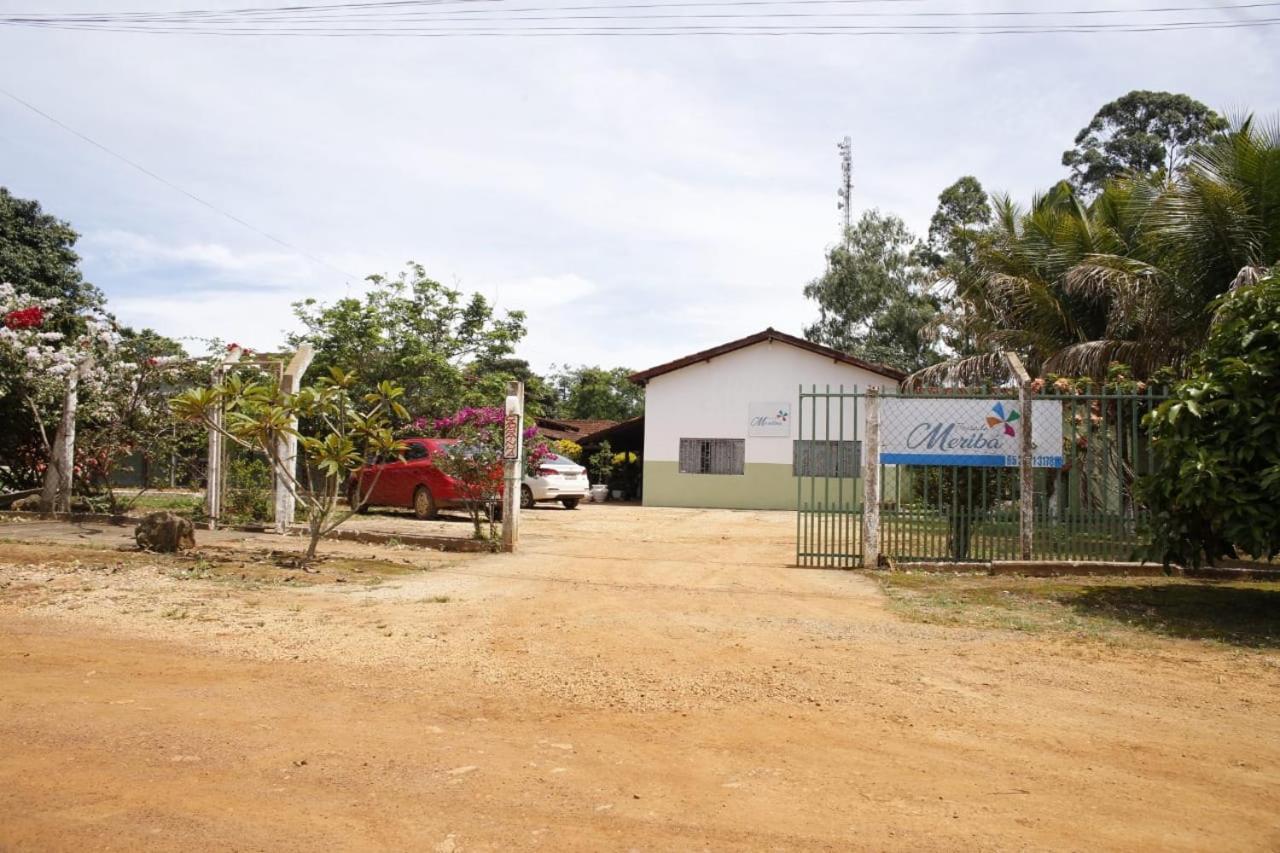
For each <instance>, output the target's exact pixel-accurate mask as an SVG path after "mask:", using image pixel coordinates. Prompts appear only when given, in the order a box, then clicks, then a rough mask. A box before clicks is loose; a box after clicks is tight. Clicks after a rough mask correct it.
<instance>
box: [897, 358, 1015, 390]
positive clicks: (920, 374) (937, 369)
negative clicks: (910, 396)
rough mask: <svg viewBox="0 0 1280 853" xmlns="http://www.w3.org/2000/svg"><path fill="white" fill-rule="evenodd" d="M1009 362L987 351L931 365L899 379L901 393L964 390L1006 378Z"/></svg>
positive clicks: (1007, 376)
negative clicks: (944, 388)
mask: <svg viewBox="0 0 1280 853" xmlns="http://www.w3.org/2000/svg"><path fill="white" fill-rule="evenodd" d="M1009 378H1010V377H1009V363H1008V362H1007V361H1006V360H1005V357H1004V353H1000V352H987V353H981V354H979V355H970V356H965V357H963V358H954V359H951V360H950V361H944V362H941V363H940V364H934V365H931V366H929V367H926V368H924V369H923V370H917V371H916V372H915V373H913V374H911V375H910V376H908V377H907V378H906V379H904V380H902V388H903V389H904V390H919V389H920V388H930V387H964V386H967V385H981V384H984V383H992V382H1005V381H1008V379H1009Z"/></svg>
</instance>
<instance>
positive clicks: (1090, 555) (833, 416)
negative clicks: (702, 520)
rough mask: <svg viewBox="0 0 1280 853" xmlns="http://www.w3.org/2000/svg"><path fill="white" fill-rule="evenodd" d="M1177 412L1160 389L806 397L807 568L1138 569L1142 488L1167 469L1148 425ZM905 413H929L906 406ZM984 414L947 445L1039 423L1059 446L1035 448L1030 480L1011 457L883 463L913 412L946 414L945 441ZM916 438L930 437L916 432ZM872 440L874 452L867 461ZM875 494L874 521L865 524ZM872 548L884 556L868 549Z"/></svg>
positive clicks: (798, 461)
mask: <svg viewBox="0 0 1280 853" xmlns="http://www.w3.org/2000/svg"><path fill="white" fill-rule="evenodd" d="M1163 399H1164V395H1163V394H1158V393H1156V392H1155V391H1154V390H1152V389H1149V388H1148V389H1143V390H1142V391H1140V392H1139V391H1135V390H1124V391H1115V390H1108V389H1107V388H1105V387H1097V388H1084V389H1083V390H1080V391H1079V392H1076V391H1075V390H1072V389H1067V390H1066V391H1064V392H1060V393H1050V394H1035V395H1030V394H1028V393H1027V392H1024V393H1023V396H1022V399H1021V400H1020V399H1019V394H1018V392H1017V391H1014V390H1011V389H1008V388H1003V389H983V390H978V391H972V390H967V389H965V390H946V391H942V392H933V393H917V394H899V393H883V394H877V393H876V392H872V393H871V394H868V393H867V392H860V391H858V390H857V389H848V390H847V389H845V388H843V387H841V388H838V389H836V390H834V391H833V390H831V388H830V387H826V388H823V389H821V390H820V389H819V388H818V387H816V386H810V387H809V388H808V389H807V390H806V389H805V388H803V387H802V388H801V389H800V397H799V402H800V406H799V416H798V418H797V425H798V435H799V438H798V439H797V440H796V441H795V449H794V451H793V472H794V474H795V476H796V483H797V485H796V488H797V498H796V506H797V510H798V511H797V519H796V563H797V565H801V566H828V567H851V566H859V565H863V564H864V552H865V551H867V550H870V551H872V552H873V553H878V554H879V555H882V556H885V557H889V558H891V559H892V560H894V561H896V562H911V561H955V562H969V561H972V562H986V561H991V560H1017V559H1022V558H1026V557H1028V556H1029V557H1030V558H1031V559H1038V560H1132V559H1137V558H1138V557H1139V556H1140V555H1141V552H1142V549H1143V547H1144V546H1145V545H1146V543H1147V537H1146V527H1147V513H1146V509H1145V507H1144V506H1143V505H1142V504H1141V501H1140V500H1139V499H1138V498H1137V497H1136V495H1135V491H1134V484H1135V481H1136V480H1137V479H1138V478H1139V477H1141V476H1142V475H1144V474H1146V473H1148V472H1149V471H1151V470H1152V467H1153V466H1154V464H1155V461H1154V458H1153V455H1152V452H1151V444H1150V442H1149V441H1148V439H1147V435H1146V431H1145V429H1144V428H1143V427H1142V417H1143V416H1144V415H1145V414H1146V413H1147V412H1149V411H1151V409H1152V408H1154V407H1155V406H1157V405H1158V404H1159V403H1160V402H1161V401H1162V400H1163ZM905 400H913V401H926V402H925V403H922V404H908V405H899V403H898V401H905ZM890 401H894V402H890ZM975 406H977V407H980V409H981V411H980V415H981V417H980V422H979V423H978V424H977V426H976V427H969V429H970V433H968V434H966V435H965V436H964V437H961V438H957V437H956V434H951V435H949V436H948V437H946V440H951V439H954V440H955V441H956V442H963V441H966V440H968V441H971V442H977V443H982V442H983V441H984V438H983V435H995V436H997V437H999V436H1002V435H1005V434H1007V435H1009V436H1014V435H1017V434H1019V433H1020V431H1021V429H1022V427H1024V426H1026V424H1027V419H1028V416H1029V415H1032V414H1034V417H1032V418H1031V420H1032V422H1033V425H1034V427H1035V428H1034V430H1033V432H1034V433H1035V435H1036V436H1047V438H1043V440H1041V441H1040V445H1039V446H1036V447H1035V449H1034V451H1032V450H1030V448H1031V447H1032V444H1031V443H1028V444H1027V447H1028V451H1027V452H1028V453H1029V454H1034V455H1032V456H1030V457H1029V461H1028V462H1027V463H1026V468H1028V469H1029V470H1025V471H1024V470H1023V464H1022V460H1021V458H1020V457H1013V456H1008V455H1006V456H1004V457H999V456H987V457H982V456H981V455H974V456H965V455H964V454H963V453H962V452H961V453H958V454H956V455H955V457H954V458H955V459H956V461H957V462H958V463H960V464H932V463H930V462H928V461H923V460H926V459H927V458H928V457H925V456H922V457H920V461H915V460H916V457H914V456H913V455H912V454H910V453H892V454H889V453H886V454H884V456H883V458H882V457H881V454H880V452H879V451H880V436H881V435H886V436H889V435H901V434H903V430H904V428H905V427H904V425H903V424H900V423H896V422H895V418H905V417H907V416H908V415H909V413H910V411H911V410H912V409H913V408H916V409H919V408H924V409H927V410H928V411H930V412H932V413H934V414H933V418H934V421H933V423H926V424H925V426H926V427H928V428H929V429H931V430H933V435H935V436H936V435H937V434H938V433H939V431H941V432H943V433H946V432H947V431H946V430H943V429H942V425H943V424H949V423H952V422H954V421H960V420H962V419H964V418H967V419H968V421H969V422H970V423H971V422H972V421H973V420H974V412H975ZM868 414H871V415H872V417H871V418H870V419H868V417H867V416H868ZM910 429H912V430H916V431H917V434H918V435H922V436H927V435H929V434H930V433H929V431H928V430H926V431H925V432H918V431H919V430H920V429H921V426H920V424H916V423H914V422H913V423H912V424H911V425H910ZM872 430H874V431H875V435H874V436H871V435H870V434H871V432H872ZM984 431H989V432H984ZM864 437H865V438H867V443H868V444H869V445H871V446H870V447H869V448H867V452H866V453H865V454H864V446H863V445H864V441H863V439H864ZM1059 444H1060V445H1061V450H1060V452H1059V450H1058V445H1059ZM868 457H869V458H868ZM886 460H889V461H886ZM868 481H870V482H868ZM1024 483H1029V484H1030V485H1031V492H1032V495H1031V499H1030V500H1029V501H1024V500H1023V499H1022V490H1023V484H1024ZM868 486H870V491H871V493H872V494H874V501H875V506H874V509H875V510H876V511H875V512H872V513H865V512H864V510H865V504H866V501H867V500H868V497H869V496H868ZM1024 522H1025V523H1024ZM868 525H870V527H868ZM864 539H866V540H869V541H873V542H874V545H875V547H873V548H871V549H866V548H865V547H864Z"/></svg>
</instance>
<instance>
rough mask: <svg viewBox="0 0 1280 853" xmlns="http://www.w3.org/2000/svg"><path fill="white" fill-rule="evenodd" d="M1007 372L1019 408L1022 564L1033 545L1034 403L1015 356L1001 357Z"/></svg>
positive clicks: (1027, 379)
mask: <svg viewBox="0 0 1280 853" xmlns="http://www.w3.org/2000/svg"><path fill="white" fill-rule="evenodd" d="M1005 358H1006V359H1007V360H1008V362H1009V370H1010V371H1011V372H1012V373H1013V378H1014V379H1015V380H1017V383H1018V405H1019V406H1021V407H1022V433H1021V436H1020V437H1021V442H1020V444H1019V449H1018V543H1019V545H1020V548H1019V550H1020V551H1021V553H1022V559H1023V560H1030V559H1031V552H1032V543H1033V542H1034V541H1035V524H1036V503H1035V499H1036V481H1035V468H1034V467H1033V465H1032V461H1033V460H1032V456H1033V455H1034V453H1035V442H1034V440H1033V438H1034V436H1033V435H1032V430H1031V409H1032V404H1033V403H1034V399H1033V397H1032V392H1031V374H1029V373H1027V368H1026V367H1024V366H1023V364H1022V359H1020V358H1018V356H1017V355H1016V354H1015V353H1011V352H1008V353H1005Z"/></svg>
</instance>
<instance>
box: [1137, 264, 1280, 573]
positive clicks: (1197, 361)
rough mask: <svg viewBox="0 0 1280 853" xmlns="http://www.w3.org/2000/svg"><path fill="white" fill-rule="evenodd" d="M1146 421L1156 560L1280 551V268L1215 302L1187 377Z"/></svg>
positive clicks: (1146, 484)
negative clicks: (1209, 328) (1152, 454)
mask: <svg viewBox="0 0 1280 853" xmlns="http://www.w3.org/2000/svg"><path fill="white" fill-rule="evenodd" d="M1147 423H1148V426H1149V428H1150V432H1151V438H1152V446H1153V447H1154V449H1155V453H1156V458H1157V463H1158V464H1157V466H1156V469H1155V472H1154V473H1153V474H1152V475H1150V476H1149V477H1147V478H1145V479H1144V480H1143V481H1141V489H1142V495H1143V497H1145V499H1146V501H1147V503H1148V506H1149V507H1150V509H1151V517H1152V528H1153V530H1152V534H1153V543H1154V544H1153V547H1154V550H1155V556H1156V557H1158V558H1162V559H1163V560H1164V561H1165V563H1166V564H1168V563H1170V562H1180V563H1184V564H1185V563H1192V564H1196V565H1199V563H1200V561H1201V560H1202V559H1205V560H1208V561H1209V562H1210V563H1213V562H1214V561H1215V560H1217V559H1218V558H1220V557H1237V556H1240V554H1241V552H1243V553H1244V554H1247V555H1249V556H1251V557H1255V558H1259V559H1270V558H1272V557H1274V556H1275V555H1276V554H1277V553H1280V271H1273V272H1272V273H1270V274H1269V275H1268V276H1266V277H1264V278H1262V279H1260V280H1258V281H1256V282H1254V283H1250V284H1243V285H1241V286H1239V287H1237V288H1235V289H1234V290H1232V291H1231V292H1230V293H1228V294H1226V295H1225V296H1223V297H1222V298H1221V299H1220V300H1218V302H1217V303H1216V312H1215V313H1214V321H1213V326H1212V331H1211V333H1210V335H1209V339H1208V341H1207V342H1206V344H1205V346H1204V349H1203V350H1201V351H1200V352H1199V353H1197V354H1196V356H1195V358H1194V360H1193V369H1192V371H1191V375H1190V377H1189V378H1188V379H1187V380H1186V381H1184V382H1181V383H1179V384H1178V385H1177V386H1176V387H1175V388H1174V390H1173V394H1172V396H1171V397H1170V399H1168V400H1167V401H1165V402H1164V403H1162V404H1161V405H1160V407H1159V408H1157V409H1156V410H1155V411H1154V412H1152V413H1151V415H1149V416H1148V418H1147Z"/></svg>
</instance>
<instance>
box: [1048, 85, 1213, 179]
mask: <svg viewBox="0 0 1280 853" xmlns="http://www.w3.org/2000/svg"><path fill="white" fill-rule="evenodd" d="M1226 128H1227V122H1226V121H1225V120H1224V119H1223V118H1222V117H1221V116H1219V115H1218V114H1217V113H1215V112H1214V111H1213V110H1211V109H1209V108H1208V107H1206V106H1205V105H1204V104H1202V103H1200V102H1199V101H1197V100H1195V99H1193V98H1190V97H1188V96H1187V95H1179V94H1174V93H1172V92H1148V91H1133V92H1130V93H1129V94H1127V95H1125V96H1124V97H1122V98H1117V99H1116V100H1114V101H1112V102H1111V103H1109V104H1107V105H1106V106H1104V107H1103V108H1102V109H1100V110H1098V113H1097V115H1095V116H1094V117H1093V121H1091V122H1089V124H1088V125H1087V126H1086V127H1085V128H1084V129H1082V130H1081V131H1080V133H1078V134H1077V135H1076V140H1075V147H1074V148H1072V149H1071V150H1069V151H1067V152H1065V153H1063V155H1062V165H1064V166H1067V167H1069V168H1070V169H1071V182H1072V184H1073V185H1075V187H1076V188H1077V189H1080V190H1083V191H1086V192H1089V193H1093V192H1096V191H1098V190H1099V189H1101V187H1102V184H1103V183H1104V182H1106V181H1107V180H1109V179H1111V178H1115V177H1118V176H1120V175H1122V174H1124V173H1125V172H1134V173H1139V174H1145V173H1150V172H1163V173H1164V174H1166V175H1171V174H1173V173H1174V171H1175V170H1176V169H1177V168H1178V166H1179V165H1180V163H1181V162H1182V159H1183V157H1184V156H1185V154H1186V152H1187V150H1188V149H1189V148H1190V147H1191V146H1193V145H1195V144H1196V143H1199V142H1204V141H1206V140H1208V139H1210V138H1212V137H1213V136H1214V135H1215V134H1217V133H1220V132H1221V131H1224V130H1226Z"/></svg>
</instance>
